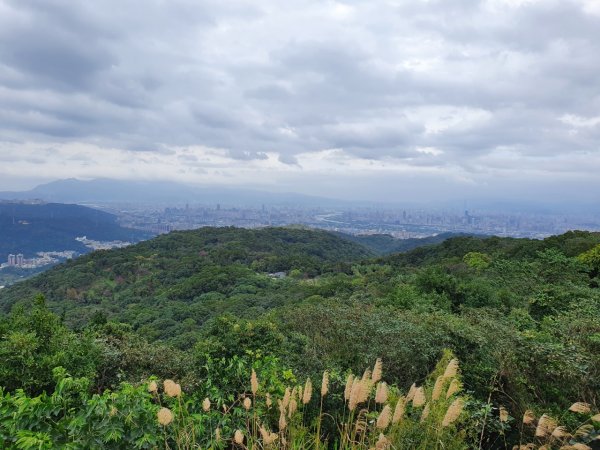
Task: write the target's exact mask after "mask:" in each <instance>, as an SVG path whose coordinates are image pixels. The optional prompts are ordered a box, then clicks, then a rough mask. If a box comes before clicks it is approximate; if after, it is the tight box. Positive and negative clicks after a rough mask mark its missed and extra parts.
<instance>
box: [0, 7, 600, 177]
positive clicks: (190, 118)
mask: <svg viewBox="0 0 600 450" xmlns="http://www.w3.org/2000/svg"><path fill="white" fill-rule="evenodd" d="M594 8H595V7H594V2H593V1H592V0H587V1H586V0H560V1H559V0H546V1H535V0H521V1H518V0H488V1H476V0H443V1H442V0H429V1H425V0H421V1H417V0H415V1H408V0H407V1H391V0H390V1H382V2H368V1H352V2H350V1H348V2H341V1H340V2H334V1H309V0H306V1H299V0H290V1H289V2H285V4H282V3H280V2H275V1H268V0H265V1H259V2H243V1H232V2H221V1H216V0H214V1H209V0H202V1H192V0H176V1H171V2H155V1H141V0H138V1H132V2H118V1H116V0H111V1H105V2H71V1H67V0H44V1H41V0H38V1H16V0H15V1H11V0H0V138H1V139H0V140H1V141H5V142H8V141H13V142H19V141H21V142H25V141H27V142H52V143H53V145H57V146H59V145H61V144H68V143H73V142H83V143H93V144H94V145H97V146H98V147H99V148H102V147H106V148H110V149H117V150H119V149H121V150H123V151H136V152H141V153H148V154H153V153H155V154H161V155H168V154H170V152H171V153H173V154H175V150H173V149H174V148H184V147H188V146H201V147H210V148H218V149H222V150H223V151H224V152H225V154H226V155H227V157H229V158H233V159H235V160H239V161H242V162H244V161H266V160H268V156H267V155H268V154H269V153H273V152H274V153H276V154H278V156H277V157H276V159H277V160H278V161H279V162H281V163H284V164H286V165H291V166H294V167H302V164H301V163H299V162H298V161H301V160H302V158H300V155H302V154H306V153H310V152H315V154H316V152H322V151H324V150H327V149H341V150H342V151H343V152H345V153H346V154H348V155H350V156H351V157H356V158H359V159H364V160H365V161H385V160H386V159H388V158H392V159H395V160H400V161H403V164H408V165H409V166H410V165H412V166H414V167H415V168H416V169H418V170H421V169H422V168H424V167H431V168H439V167H443V168H447V170H454V171H456V173H457V176H462V175H460V174H459V172H461V171H462V172H465V173H468V174H475V175H476V174H477V173H478V172H481V171H482V167H485V166H486V164H488V165H489V167H505V166H506V165H507V164H508V165H509V166H510V165H511V164H512V165H513V167H514V168H515V170H519V169H520V168H521V167H522V165H523V164H525V163H527V162H528V161H530V159H529V158H537V159H544V158H546V159H548V158H561V157H568V155H569V154H571V153H573V152H577V154H580V153H581V152H587V154H588V155H589V158H590V159H594V160H596V159H598V158H600V156H599V151H600V150H599V148H598V139H599V134H600V121H599V122H595V121H594V120H595V118H596V117H597V116H598V115H599V114H600V112H599V111H600V81H599V79H598V76H597V74H598V73H600V58H599V57H598V55H600V10H599V9H598V8H596V9H594ZM565 117H567V119H565ZM0 151H2V150H0ZM506 155H508V156H506ZM486 158H490V159H489V160H487V159H486ZM502 158H508V159H502ZM125 159H126V158H125ZM179 160H180V161H181V162H182V163H187V164H196V157H195V156H194V155H193V154H190V155H187V156H185V155H184V156H180V157H179ZM552 161H554V160H552ZM540 167H553V165H552V164H551V161H548V165H547V166H544V165H543V164H542V165H540ZM225 169H226V168H224V170H225ZM549 170H550V169H549ZM582 171H585V167H582Z"/></svg>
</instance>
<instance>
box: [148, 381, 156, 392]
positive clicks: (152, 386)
mask: <svg viewBox="0 0 600 450" xmlns="http://www.w3.org/2000/svg"><path fill="white" fill-rule="evenodd" d="M148 392H152V393H155V392H158V385H157V384H156V381H151V382H150V383H148Z"/></svg>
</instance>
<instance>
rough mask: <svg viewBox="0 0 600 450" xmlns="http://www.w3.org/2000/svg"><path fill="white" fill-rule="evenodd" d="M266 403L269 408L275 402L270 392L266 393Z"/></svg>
mask: <svg viewBox="0 0 600 450" xmlns="http://www.w3.org/2000/svg"><path fill="white" fill-rule="evenodd" d="M265 403H266V404H267V408H270V407H271V405H272V404H273V400H271V394H269V393H268V392H267V394H266V395H265Z"/></svg>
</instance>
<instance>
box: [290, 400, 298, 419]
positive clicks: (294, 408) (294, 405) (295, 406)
mask: <svg viewBox="0 0 600 450" xmlns="http://www.w3.org/2000/svg"><path fill="white" fill-rule="evenodd" d="M297 410H298V402H297V401H296V399H295V398H293V399H291V400H290V406H289V409H288V417H289V418H290V419H291V418H292V416H293V415H294V414H296V411H297Z"/></svg>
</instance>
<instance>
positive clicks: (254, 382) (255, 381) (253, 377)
mask: <svg viewBox="0 0 600 450" xmlns="http://www.w3.org/2000/svg"><path fill="white" fill-rule="evenodd" d="M250 388H251V389H252V395H256V393H257V392H258V377H257V376H256V371H255V370H254V369H252V375H251V376H250Z"/></svg>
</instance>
